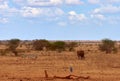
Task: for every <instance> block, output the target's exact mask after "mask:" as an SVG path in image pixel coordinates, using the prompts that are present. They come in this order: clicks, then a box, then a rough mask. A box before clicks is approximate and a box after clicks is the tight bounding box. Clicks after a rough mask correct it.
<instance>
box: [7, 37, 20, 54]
mask: <svg viewBox="0 0 120 81" xmlns="http://www.w3.org/2000/svg"><path fill="white" fill-rule="evenodd" d="M19 43H20V40H19V39H11V40H9V41H8V49H9V51H12V52H13V53H14V54H15V56H17V55H18V53H17V51H16V48H17V47H18V46H19Z"/></svg>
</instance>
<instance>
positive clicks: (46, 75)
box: [44, 70, 90, 79]
mask: <svg viewBox="0 0 120 81" xmlns="http://www.w3.org/2000/svg"><path fill="white" fill-rule="evenodd" d="M44 72H45V78H46V79H56V78H58V79H89V78H90V77H89V76H87V77H84V76H76V75H68V76H65V77H60V76H54V77H48V73H47V70H45V71H44Z"/></svg>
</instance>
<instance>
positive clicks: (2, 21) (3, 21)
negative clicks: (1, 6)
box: [0, 18, 8, 23]
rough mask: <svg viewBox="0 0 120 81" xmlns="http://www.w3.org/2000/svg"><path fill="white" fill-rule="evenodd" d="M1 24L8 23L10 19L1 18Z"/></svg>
mask: <svg viewBox="0 0 120 81" xmlns="http://www.w3.org/2000/svg"><path fill="white" fill-rule="evenodd" d="M0 23H8V18H0Z"/></svg>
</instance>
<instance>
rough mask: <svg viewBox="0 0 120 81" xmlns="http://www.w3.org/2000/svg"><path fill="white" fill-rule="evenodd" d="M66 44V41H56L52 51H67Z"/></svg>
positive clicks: (52, 45)
mask: <svg viewBox="0 0 120 81" xmlns="http://www.w3.org/2000/svg"><path fill="white" fill-rule="evenodd" d="M65 46H66V43H65V42H64V41H56V42H54V43H52V44H51V47H52V50H57V51H59V52H61V51H63V50H65Z"/></svg>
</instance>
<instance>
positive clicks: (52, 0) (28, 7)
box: [0, 0, 120, 40]
mask: <svg viewBox="0 0 120 81" xmlns="http://www.w3.org/2000/svg"><path fill="white" fill-rule="evenodd" d="M119 26H120V0H0V40H9V39H13V38H18V39H21V40H33V39H46V40H101V39H104V38H109V39H112V40H120V27H119Z"/></svg>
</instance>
